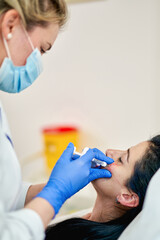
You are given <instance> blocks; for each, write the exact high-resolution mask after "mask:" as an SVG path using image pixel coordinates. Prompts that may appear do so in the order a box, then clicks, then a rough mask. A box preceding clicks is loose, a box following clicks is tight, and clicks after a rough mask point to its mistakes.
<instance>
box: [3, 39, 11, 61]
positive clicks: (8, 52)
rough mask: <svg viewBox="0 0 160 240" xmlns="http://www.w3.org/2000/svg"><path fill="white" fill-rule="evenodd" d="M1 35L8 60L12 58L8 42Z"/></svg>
mask: <svg viewBox="0 0 160 240" xmlns="http://www.w3.org/2000/svg"><path fill="white" fill-rule="evenodd" d="M2 37H3V43H4V46H5V49H6V52H7V55H8V58H9V59H10V60H12V58H11V54H10V51H9V47H8V43H7V41H6V39H5V37H4V36H3V35H2Z"/></svg>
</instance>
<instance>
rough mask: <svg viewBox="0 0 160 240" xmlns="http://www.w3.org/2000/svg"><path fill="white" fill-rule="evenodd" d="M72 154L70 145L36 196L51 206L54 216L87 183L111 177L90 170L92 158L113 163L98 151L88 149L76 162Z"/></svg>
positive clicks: (108, 174) (105, 173)
mask: <svg viewBox="0 0 160 240" xmlns="http://www.w3.org/2000/svg"><path fill="white" fill-rule="evenodd" d="M73 152H74V145H73V144H72V143H70V144H69V145H68V147H67V148H66V150H65V151H64V152H63V154H62V156H61V157H60V159H59V160H58V161H57V163H56V165H55V167H54V168H53V170H52V173H51V175H50V178H49V181H48V183H47V184H46V186H45V187H44V188H43V190H42V191H41V192H40V193H39V194H38V195H37V197H41V198H44V199H46V200H47V201H48V202H49V203H50V204H51V205H52V207H53V208H54V211H55V214H57V213H58V211H59V209H60V208H61V206H62V205H63V203H64V202H65V201H66V200H67V199H68V198H70V197H71V196H72V195H74V194H75V193H76V192H78V191H79V190H80V189H82V188H83V187H85V186H86V185H87V184H88V183H89V182H91V181H93V180H95V179H97V178H110V177H111V173H110V172H109V171H108V170H106V169H96V168H91V161H92V159H93V158H97V159H99V160H102V161H105V162H106V163H107V164H110V163H113V162H114V160H113V159H111V158H109V157H106V155H105V154H104V153H102V152H101V151H100V150H98V149H96V148H95V149H89V150H88V152H87V153H86V154H85V155H83V156H82V157H79V158H78V159H76V160H73V159H72V156H73Z"/></svg>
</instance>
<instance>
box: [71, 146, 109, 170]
mask: <svg viewBox="0 0 160 240" xmlns="http://www.w3.org/2000/svg"><path fill="white" fill-rule="evenodd" d="M88 150H89V148H88V147H85V148H84V149H83V151H82V153H79V152H76V147H74V154H76V155H78V156H83V155H84V154H86V152H87V151H88ZM92 162H93V163H95V164H96V166H97V167H99V166H102V167H106V166H107V163H106V162H103V161H101V160H98V159H96V158H93V159H92Z"/></svg>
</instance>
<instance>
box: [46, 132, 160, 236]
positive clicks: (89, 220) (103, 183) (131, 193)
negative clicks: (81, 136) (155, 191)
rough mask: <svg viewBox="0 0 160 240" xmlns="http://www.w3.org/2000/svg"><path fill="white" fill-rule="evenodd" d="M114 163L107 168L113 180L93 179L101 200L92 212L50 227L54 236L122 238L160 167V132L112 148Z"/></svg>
mask: <svg viewBox="0 0 160 240" xmlns="http://www.w3.org/2000/svg"><path fill="white" fill-rule="evenodd" d="M106 155H107V156H108V157H111V158H113V159H114V161H115V162H114V163H113V164H111V165H108V166H107V167H106V168H107V169H108V170H109V171H110V172H111V173H112V177H111V178H110V179H105V178H101V179H97V180H94V181H93V182H92V184H93V186H94V188H95V190H96V192H97V199H96V202H95V205H94V208H93V211H92V212H91V213H88V214H87V215H86V216H84V217H83V218H73V219H69V220H66V221H64V222H61V223H58V224H57V225H56V226H50V227H49V228H48V229H47V231H46V240H50V239H54V240H55V239H64V237H65V238H68V239H76V240H77V239H85V240H86V239H112V240H114V239H118V237H119V236H120V235H121V233H122V232H123V230H124V229H125V228H126V227H127V226H128V224H129V223H130V222H131V221H132V220H133V219H134V218H135V217H136V216H137V214H138V213H139V212H140V211H141V209H142V205H143V202H144V197H145V193H146V189H147V186H148V184H149V182H150V180H151V178H152V176H153V175H154V173H155V172H156V171H157V170H158V169H159V167H160V135H158V136H156V137H154V138H152V139H151V140H149V141H145V142H141V143H139V144H138V145H136V146H134V147H131V148H129V149H128V150H126V151H121V150H112V149H108V150H107V151H106Z"/></svg>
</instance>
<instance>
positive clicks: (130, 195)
mask: <svg viewBox="0 0 160 240" xmlns="http://www.w3.org/2000/svg"><path fill="white" fill-rule="evenodd" d="M117 201H118V202H119V203H120V204H121V205H123V206H126V207H137V206H138V205H139V197H138V195H137V194H136V193H134V192H129V191H122V192H121V193H120V194H119V195H118V196H117Z"/></svg>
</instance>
